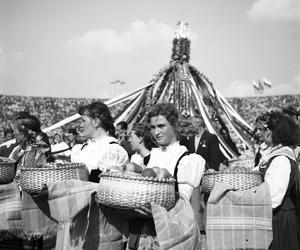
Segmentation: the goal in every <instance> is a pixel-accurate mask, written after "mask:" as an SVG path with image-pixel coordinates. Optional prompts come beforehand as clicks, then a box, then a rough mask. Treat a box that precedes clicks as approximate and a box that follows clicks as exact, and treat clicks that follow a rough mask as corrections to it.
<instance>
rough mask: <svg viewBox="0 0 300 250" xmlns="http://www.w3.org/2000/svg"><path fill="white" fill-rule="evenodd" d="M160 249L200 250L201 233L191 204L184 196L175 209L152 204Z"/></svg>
mask: <svg viewBox="0 0 300 250" xmlns="http://www.w3.org/2000/svg"><path fill="white" fill-rule="evenodd" d="M151 207H152V213H153V219H154V223H155V229H156V234H157V238H158V242H159V247H160V249H162V250H163V249H174V250H177V249H178V250H188V249H200V247H201V242H200V232H199V228H198V224H197V222H196V220H195V217H194V212H193V209H192V206H191V204H190V202H189V201H188V200H187V199H186V198H185V197H183V196H181V197H180V198H179V200H178V201H177V202H176V205H175V207H173V208H172V209H171V210H169V211H167V210H166V209H165V208H163V207H161V206H158V205H155V204H151Z"/></svg>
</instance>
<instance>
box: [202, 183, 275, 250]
mask: <svg viewBox="0 0 300 250" xmlns="http://www.w3.org/2000/svg"><path fill="white" fill-rule="evenodd" d="M206 234H207V245H208V249H267V248H268V247H269V245H270V244H271V242H272V239H273V234H272V206H271V197H270V192H269V187H268V185H267V183H263V184H262V185H260V186H257V187H254V188H252V189H248V190H245V191H232V188H231V187H230V186H228V185H226V184H221V183H217V184H216V185H215V187H214V189H213V191H212V193H211V194H210V197H209V199H208V203H207V224H206Z"/></svg>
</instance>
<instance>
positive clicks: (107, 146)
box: [71, 136, 128, 172]
mask: <svg viewBox="0 0 300 250" xmlns="http://www.w3.org/2000/svg"><path fill="white" fill-rule="evenodd" d="M71 161H72V162H82V163H85V164H86V166H87V168H88V169H89V171H90V172H91V170H92V169H97V168H98V169H100V170H101V171H104V172H106V171H108V170H109V169H110V168H112V167H121V166H122V165H123V164H125V163H126V162H127V161H128V154H127V152H126V150H125V149H124V148H123V147H122V146H120V145H119V144H118V141H117V139H116V138H114V137H111V136H106V137H101V138H95V139H89V140H88V142H87V143H85V144H77V145H75V146H74V147H73V148H72V151H71Z"/></svg>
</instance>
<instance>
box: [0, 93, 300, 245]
mask: <svg viewBox="0 0 300 250" xmlns="http://www.w3.org/2000/svg"><path fill="white" fill-rule="evenodd" d="M274 98H275V99H276V103H278V102H279V100H278V98H279V97H274ZM286 98H287V100H289V101H290V102H289V104H290V103H296V101H297V99H293V98H292V97H286ZM3 99H5V98H3ZM8 99H9V98H8ZM250 99H251V98H250ZM20 100H21V103H23V104H24V105H25V103H27V102H28V103H27V105H29V109H30V110H31V109H32V110H33V112H34V114H35V112H37V114H38V116H37V115H34V114H33V113H31V111H28V108H27V109H23V110H20V107H16V106H14V104H13V103H11V104H10V109H8V110H7V111H3V112H5V116H4V117H5V119H8V118H9V119H10V120H7V121H9V125H10V126H9V127H10V129H11V130H12V134H11V135H10V136H11V138H12V137H14V138H16V142H15V144H12V145H9V146H10V147H11V148H10V149H8V148H7V149H6V150H7V151H6V153H7V155H5V157H9V158H11V159H14V160H15V161H16V166H15V167H16V177H15V182H14V183H12V184H7V185H10V188H11V189H13V190H15V193H16V195H17V193H18V192H19V190H18V188H16V187H17V186H18V178H19V175H20V174H21V172H20V168H21V167H28V166H30V167H32V166H35V165H36V166H40V165H42V164H44V163H46V162H60V163H61V162H64V161H68V162H73V163H79V162H80V163H84V164H85V166H86V168H87V170H88V172H89V183H90V185H91V187H94V186H93V185H94V184H95V183H99V180H100V179H99V178H101V176H99V174H100V173H110V172H122V171H123V170H124V166H126V164H127V163H128V162H134V163H135V164H137V165H138V166H140V167H141V169H143V170H145V169H151V170H152V171H153V172H155V169H164V170H165V171H166V172H167V173H168V174H169V176H172V177H173V178H174V179H175V191H176V193H177V194H178V196H177V198H176V201H175V205H174V207H173V208H171V209H169V210H166V209H163V210H161V208H160V207H159V206H155V205H150V206H149V205H148V204H146V205H145V206H141V207H138V208H136V209H134V212H135V213H134V214H135V217H134V218H132V217H126V216H124V214H123V211H121V212H120V211H119V212H118V211H115V210H111V209H108V208H107V207H105V206H102V205H99V204H97V203H96V202H95V200H96V199H97V198H95V195H93V194H92V193H90V197H91V198H90V199H91V200H90V201H88V202H87V204H86V205H87V206H90V208H89V209H90V210H89V213H88V216H89V218H87V220H88V222H87V221H84V222H81V223H82V226H85V227H87V228H86V231H85V234H84V235H83V236H82V237H81V238H80V240H79V241H77V242H76V244H75V246H74V245H72V244H73V243H72V244H71V243H70V242H71V240H70V237H71V236H72V234H74V232H72V230H70V232H69V233H68V232H67V231H66V229H65V228H64V227H63V226H59V227H58V229H57V230H58V232H57V239H59V240H60V242H59V243H56V247H57V249H60V248H59V246H61V247H62V249H116V250H119V249H120V250H121V249H177V248H178V249H180V247H183V248H186V249H200V246H201V242H200V241H201V240H200V235H201V234H205V233H206V232H205V231H206V224H205V222H206V209H208V208H207V206H206V204H207V202H209V199H210V198H209V195H208V194H205V195H203V192H202V190H201V185H200V183H201V179H202V177H203V175H204V172H205V171H207V172H209V173H214V172H216V171H219V170H222V169H227V168H229V166H228V161H226V160H225V158H226V157H225V156H224V155H223V153H222V152H221V150H220V148H219V146H218V144H219V142H218V138H217V136H216V135H214V134H211V133H209V132H208V131H207V129H206V127H205V123H204V121H203V118H202V117H201V116H200V115H195V116H194V117H193V118H192V124H193V135H192V136H189V137H186V136H184V135H179V134H178V131H179V126H180V123H179V121H180V113H179V111H178V110H177V108H176V107H175V106H174V105H172V104H170V103H159V104H155V105H153V106H152V107H151V110H149V112H148V113H147V116H146V119H145V121H144V122H143V123H135V124H133V126H132V129H131V130H130V131H129V130H128V124H127V123H126V122H125V121H122V122H119V123H118V124H116V126H115V125H114V118H113V113H112V111H110V110H109V108H108V107H107V105H105V104H104V103H103V102H101V101H92V102H84V103H81V104H80V105H78V106H76V107H72V108H71V107H70V104H68V105H65V107H64V105H62V106H63V107H61V106H60V104H58V103H56V102H54V103H53V105H54V107H55V108H56V112H54V111H53V112H50V109H51V108H53V107H51V103H52V102H51V98H46V99H45V102H44V106H43V105H42V107H44V108H45V110H46V112H45V111H43V112H41V114H39V113H38V112H39V109H40V107H39V106H38V105H36V104H35V103H31V102H30V101H29V100H27V101H26V98H21V97H20ZM254 100H255V101H256V102H258V101H259V102H260V105H261V108H262V109H263V111H257V112H258V113H254V114H253V115H254V117H249V116H247V117H248V118H247V119H249V121H251V122H252V124H253V126H254V127H255V129H254V131H255V135H256V136H255V140H256V145H257V152H255V153H256V159H255V163H254V162H253V169H254V170H258V171H260V173H261V176H262V179H263V182H264V183H265V184H266V187H267V188H266V190H267V191H266V192H268V193H269V196H270V204H269V203H268V201H264V202H265V204H264V205H266V206H268V205H269V207H268V209H269V211H271V213H270V214H271V215H272V232H273V240H272V243H271V242H269V243H271V245H270V246H269V244H268V242H267V241H266V242H265V244H266V248H268V247H269V249H291V250H292V249H300V227H299V222H300V215H299V208H300V174H299V166H298V164H299V162H298V159H299V155H300V154H299V153H298V152H299V148H300V147H299V146H300V122H299V118H300V112H299V110H297V107H299V103H296V104H297V105H296V107H294V106H292V105H290V106H288V107H287V106H286V108H283V109H281V108H278V107H276V106H275V105H274V106H272V103H273V102H272V101H270V99H269V98H265V101H266V102H265V103H261V101H260V100H259V99H257V98H254ZM245 102H246V103H247V105H245V106H246V108H247V107H248V108H249V110H251V109H252V108H253V106H252V105H254V104H252V103H251V102H250V100H249V99H248V100H247V101H245ZM62 103H64V102H62ZM66 103H67V102H66ZM66 103H65V104H66ZM241 103H243V100H241V99H236V100H231V104H232V105H233V107H234V108H236V109H237V111H238V112H239V108H241V106H239V105H241ZM264 104H266V106H265V105H264ZM71 105H74V103H72V102H71ZM256 105H257V103H256ZM33 107H34V108H33ZM14 108H15V109H16V111H14ZM74 108H75V109H74ZM243 108H245V107H244V106H243ZM246 108H245V112H246V111H247V112H248V113H249V110H246ZM60 109H62V110H63V111H62V113H64V112H66V116H68V115H70V114H72V113H75V112H78V113H79V114H80V115H81V118H80V119H79V120H78V121H77V122H76V123H75V124H73V125H71V126H69V127H67V128H65V129H66V130H65V131H64V130H61V131H60V132H57V131H55V133H54V134H53V135H50V136H49V135H47V134H45V133H43V132H42V127H43V126H45V124H43V123H42V121H44V120H43V119H45V117H48V115H50V116H51V115H55V117H56V118H55V119H61V118H62V117H60V114H54V113H59V112H57V111H58V110H60ZM48 112H49V113H48ZM68 112H69V113H68ZM115 112H117V111H116V110H115ZM67 113H68V114H67ZM43 114H44V115H43ZM241 115H242V116H243V114H241ZM42 124H43V125H42ZM47 125H48V124H47ZM49 125H50V124H49ZM79 131H80V136H79V133H78V132H79ZM62 133H64V136H62ZM6 135H7V134H6ZM3 156H4V155H3ZM255 166H256V169H255V168H254V167H255ZM85 183H86V182H85ZM55 185H56V184H55ZM55 185H54V187H55ZM78 185H79V184H78V182H68V183H67V184H66V185H65V186H64V187H63V188H62V186H59V188H58V189H55V188H54V187H52V186H51V185H50V186H49V189H48V192H49V193H48V194H47V197H51V195H52V194H53V193H55V194H56V192H57V191H59V193H60V194H64V202H65V204H67V206H68V207H70V208H72V213H73V214H76V208H77V206H78V201H77V200H74V196H73V193H72V192H73V190H76V188H78ZM82 185H83V184H82ZM84 185H86V184H84ZM0 188H7V187H3V185H2V186H0ZM64 189H66V190H65V191H64ZM0 191H1V189H0ZM255 192H256V191H255ZM0 193H1V192H0ZM23 193H24V192H22V195H21V196H20V199H21V202H22V203H23V204H25V205H26V206H27V207H30V209H27V214H26V218H27V221H29V224H28V225H27V226H28V228H30V227H32V225H33V224H32V223H33V222H34V221H35V224H34V225H35V226H36V227H45V226H49V225H51V224H53V223H54V222H53V221H47V220H46V219H45V218H44V217H45V215H44V214H43V213H42V212H41V211H40V210H39V207H38V205H36V202H35V200H34V199H33V198H32V197H31V196H30V195H28V194H25V193H24V194H23ZM214 195H216V196H218V195H217V194H214ZM85 199H86V198H85ZM249 199H251V198H249ZM253 199H254V198H253ZM244 202H246V200H244ZM248 202H250V203H251V205H253V200H251V201H248ZM250 203H249V204H250ZM82 204H85V203H82ZM0 205H1V204H0ZM245 205H247V203H246V204H245V203H243V204H242V206H243V207H245ZM254 205H255V204H254ZM261 205H262V204H257V206H261ZM49 207H50V211H51V209H52V208H51V204H50V203H49ZM83 208H84V207H80V209H79V207H78V211H77V212H78V213H80V212H81V211H82V210H83ZM220 209H222V207H220ZM48 210H49V209H48ZM239 211H242V208H241V209H240V210H239ZM0 215H1V213H0ZM232 216H233V217H234V216H235V215H234V214H232ZM28 218H29V219H28ZM41 218H43V219H42V220H41ZM0 219H1V218H0ZM78 223H79V222H78ZM183 228H184V229H185V230H182V229H183ZM251 230H259V229H257V228H255V227H253V228H251ZM66 232H67V233H66ZM247 241H248V239H247ZM0 243H1V242H0ZM65 243H66V244H67V245H64V244H65ZM224 244H225V243H224ZM248 244H249V243H248ZM255 244H256V243H255V241H253V242H252V245H251V247H250V248H256V245H255ZM170 246H172V247H170ZM224 247H225V246H224Z"/></svg>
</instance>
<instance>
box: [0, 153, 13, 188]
mask: <svg viewBox="0 0 300 250" xmlns="http://www.w3.org/2000/svg"><path fill="white" fill-rule="evenodd" d="M15 163H16V162H15V160H13V159H9V158H5V157H0V184H6V183H9V182H11V181H12V180H13V179H14V177H15Z"/></svg>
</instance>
